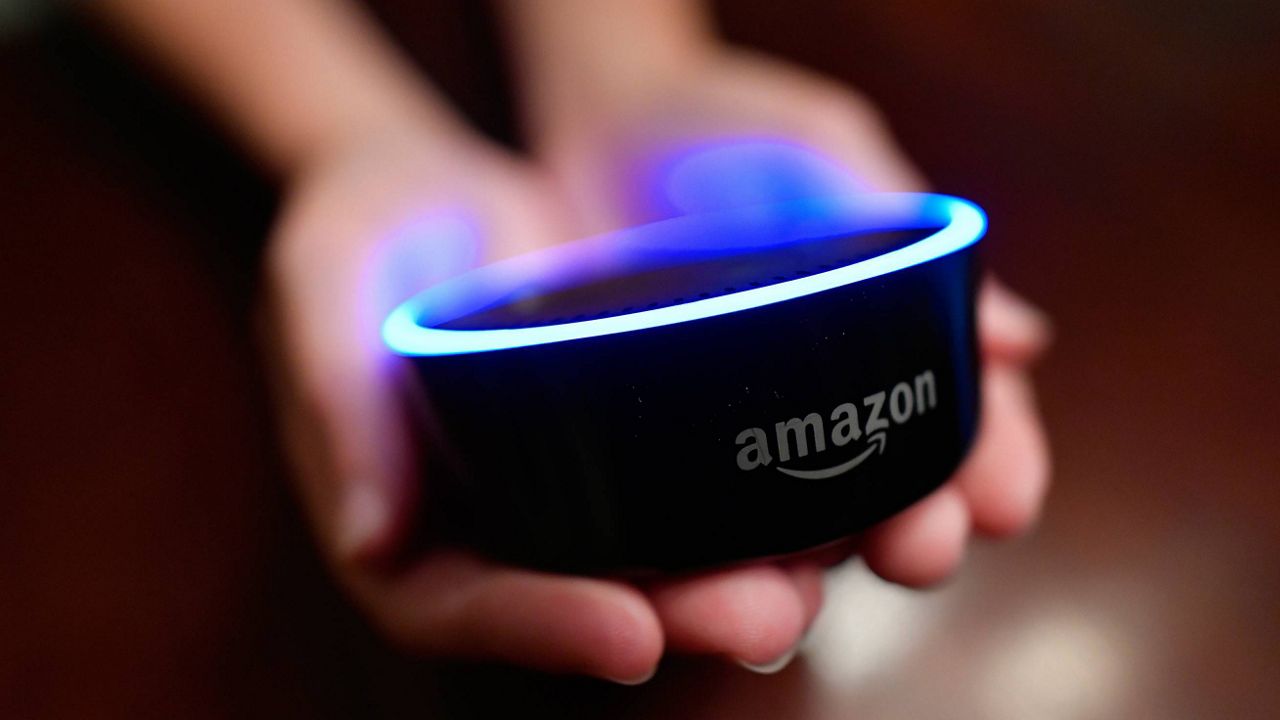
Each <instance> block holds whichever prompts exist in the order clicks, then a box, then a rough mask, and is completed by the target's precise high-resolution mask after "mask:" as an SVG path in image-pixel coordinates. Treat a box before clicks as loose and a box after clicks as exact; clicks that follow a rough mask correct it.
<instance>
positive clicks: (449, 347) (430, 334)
mask: <svg viewBox="0 0 1280 720" xmlns="http://www.w3.org/2000/svg"><path fill="white" fill-rule="evenodd" d="M848 201H849V203H851V206H852V207H855V208H857V209H858V210H859V211H861V212H862V214H863V216H864V217H863V218H862V220H863V222H850V228H849V230H848V231H847V232H849V233H851V232H867V231H893V230H904V229H916V228H926V227H939V230H938V231H937V232H935V233H933V234H931V235H928V236H927V237H924V238H922V239H920V240H917V241H916V242H913V243H911V244H909V245H906V246H903V247H900V248H897V249H894V250H891V251H888V252H885V253H883V254H881V255H877V256H874V257H871V258H867V259H865V260H861V261H859V262H856V263H853V264H851V265H846V266H843V267H838V268H835V269H833V270H828V271H825V272H821V273H817V274H814V275H809V276H805V277H801V278H797V279H794V280H788V281H784V282H780V283H777V284H773V285H766V286H763V287H758V288H751V289H745V290H741V291H738V292H734V293H731V294H728V295H720V296H716V297H710V298H705V299H698V300H692V301H690V302H686V303H682V304H678V305H672V306H667V307H660V308H654V309H648V310H639V311H636V312H632V313H627V314H623V315H616V316H610V317H604V318H596V319H591V320H580V321H574V322H565V323H559V324H552V325H541V326H536V327H520V328H497V329H483V330H453V329H443V328H439V327H432V326H431V325H439V324H443V323H446V322H448V321H450V320H453V319H456V318H457V317H460V316H461V315H464V314H465V312H456V311H455V312H447V311H446V312H443V313H442V312H441V308H443V307H446V306H457V302H456V300H454V299H453V298H454V297H456V296H457V295H458V294H459V293H460V292H463V293H466V292H470V293H472V294H476V293H480V294H483V293H486V292H487V293H490V294H492V295H495V297H493V299H494V300H496V299H498V297H497V296H496V295H497V294H498V293H499V291H498V290H497V289H498V288H508V289H509V288H510V287H511V283H512V278H513V276H516V275H519V274H520V273H519V272H514V273H513V270H514V269H517V268H525V269H528V268H535V269H542V270H548V269H549V268H552V266H554V265H556V264H558V263H561V262H563V261H566V260H567V259H568V258H572V257H573V251H574V249H575V248H574V247H573V246H574V245H579V244H580V243H583V245H580V247H579V248H578V249H580V250H584V251H588V254H589V253H590V252H592V251H597V252H598V251H599V249H600V247H601V243H602V241H603V239H602V238H591V239H588V240H584V241H579V242H578V243H570V244H568V245H566V246H561V247H560V248H557V249H554V250H555V251H556V252H555V253H553V254H548V255H545V256H544V257H545V261H542V262H539V261H538V259H537V258H531V257H530V256H524V257H521V258H514V259H513V260H514V261H515V262H514V263H513V262H512V261H505V262H501V263H495V264H494V265H490V266H486V267H482V268H478V269H476V270H473V271H470V272H467V273H464V274H463V275H460V276H458V277H456V278H453V279H451V280H447V281H445V282H443V283H441V284H439V285H436V286H433V287H431V288H428V289H426V290H424V291H422V292H421V293H419V294H418V295H415V296H414V297H413V298H410V299H409V300H407V301H405V302H404V303H402V304H401V305H399V306H398V307H397V308H396V309H395V310H393V311H392V312H391V314H390V315H388V317H387V319H386V321H385V322H384V323H383V326H382V337H383V340H384V342H386V344H387V345H388V347H390V348H391V349H392V350H393V351H395V352H397V353H399V354H401V355H407V356H439V355H460V354H466V353H481V352H492V351H497V350H509V349H514V348H521V347H530V346H534V345H545V344H548V343H558V342H567V341H571V340H581V339H585V338H593V337H601V336H605V335H614V334H619V333H628V332H635V331H638V330H647V329H650V328H656V327H662V326H665V325H674V324H677V323H685V322H691V321H694V320H702V319H706V318H711V317H716V316H719V315H726V314H729V313H736V312H741V311H744V310H750V309H752V308H758V307H762V306H765V305H771V304H774V303H779V302H784V301H787V300H792V299H795V298H799V297H804V296H807V295H813V294H815V293H820V292H823V291H826V290H832V289H835V288H839V287H844V286H846V285H851V284H853V283H857V282H861V281H863V280H869V279H871V278H876V277H881V276H883V275H888V274H890V273H893V272H897V271H899V270H904V269H906V268H909V267H913V266H916V265H920V264H922V263H927V262H929V261H931V260H936V259H938V258H941V257H944V256H946V255H949V254H951V253H955V252H958V251H960V250H963V249H964V248H967V247H969V246H971V245H973V244H974V243H976V242H977V241H978V240H980V239H981V238H982V236H983V235H984V234H985V232H986V227H987V219H986V215H985V213H983V211H982V210H981V208H979V207H978V206H977V205H975V204H973V203H971V202H969V201H967V200H962V199H960V198H957V197H952V196H948V195H935V194H928V193H875V194H866V195H859V196H857V197H856V198H849V199H848ZM758 211H759V209H758V208H743V209H741V210H737V211H732V212H731V213H729V214H728V216H727V218H728V221H729V222H732V221H734V220H737V221H738V222H742V220H743V219H744V218H749V217H751V213H753V212H758ZM868 217H870V218H872V220H870V221H867V220H866V218H868ZM725 219H726V216H725V215H723V214H722V216H721V218H720V220H721V221H724V220H725ZM680 222H690V223H696V222H698V218H696V217H690V218H677V219H676V220H673V221H665V223H666V224H668V226H670V224H671V223H680ZM663 224H664V223H655V224H654V225H650V226H642V227H641V228H638V229H632V230H630V231H622V233H621V234H620V235H621V236H623V237H625V236H626V234H627V233H631V234H632V235H631V239H630V240H623V241H620V242H630V243H632V245H633V246H635V247H639V246H641V245H644V246H646V247H647V248H648V249H650V250H653V249H655V248H659V246H658V245H654V244H653V243H652V240H651V239H650V238H645V237H644V234H643V231H644V229H645V228H653V227H656V226H658V225H663ZM637 231H640V233H639V236H637V235H636V233H637ZM677 234H678V233H677ZM605 237H606V238H607V237H608V236H605ZM804 239H806V238H803V237H800V238H795V240H804ZM728 242H729V244H732V238H728ZM666 249H667V250H668V251H673V250H677V248H670V247H669V248H666ZM709 249H710V248H702V251H704V252H705V251H707V250H709ZM539 254H541V253H535V254H534V255H539ZM530 259H532V260H533V262H529V260H530ZM567 261H569V262H572V261H571V260H567ZM482 305H484V303H483V301H482V302H479V303H473V304H472V305H470V306H468V308H474V307H477V306H482ZM424 319H426V320H428V321H429V322H427V323H425V324H424V322H423V320H424Z"/></svg>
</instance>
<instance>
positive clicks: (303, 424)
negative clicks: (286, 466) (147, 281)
mask: <svg viewBox="0 0 1280 720" xmlns="http://www.w3.org/2000/svg"><path fill="white" fill-rule="evenodd" d="M316 255H320V253H317V254H316ZM323 255H324V257H301V256H287V257H277V258H276V259H274V261H273V262H275V263H278V264H281V265H283V266H284V267H279V268H278V269H276V270H275V271H273V272H272V273H271V276H272V284H273V286H272V288H271V292H272V293H274V294H275V296H276V297H275V298H274V300H273V301H272V302H271V303H270V306H271V307H272V308H273V311H274V313H275V320H274V322H272V323H271V325H270V330H269V331H268V332H269V333H270V334H271V337H269V338H268V341H269V342H271V343H273V344H274V345H276V347H277V348H278V349H277V351H276V352H271V353H268V357H269V358H270V359H271V361H272V373H273V375H274V382H273V383H272V387H273V390H274V391H275V392H276V394H277V400H278V405H279V407H280V409H281V411H280V421H281V424H282V427H283V431H284V439H285V444H286V446H287V448H288V450H289V453H288V454H289V457H290V459H291V460H292V461H293V463H294V464H295V468H294V469H295V472H294V473H292V477H293V478H294V479H295V480H296V481H297V482H298V483H299V487H300V490H301V495H302V498H303V500H304V501H305V504H306V506H307V510H308V513H309V515H310V516H311V517H312V519H313V522H314V523H315V524H316V525H317V528H318V530H319V535H320V537H321V539H322V541H323V542H322V545H323V547H324V549H325V550H326V551H327V553H328V554H329V555H330V556H331V557H335V558H341V559H347V558H356V557H375V556H381V555H384V554H386V553H387V552H389V550H390V549H391V548H392V547H394V546H395V545H396V544H397V542H398V539H399V537H400V536H401V535H402V534H403V532H404V531H405V528H407V526H408V523H409V513H410V512H411V510H412V508H413V507H414V506H415V503H414V495H415V493H416V487H415V486H414V485H413V483H411V482H409V478H411V477H412V472H411V470H410V468H409V461H410V453H409V452H408V450H407V448H408V440H407V437H406V432H407V429H406V427H405V423H404V414H403V408H402V406H401V404H400V403H401V396H400V394H399V391H400V387H401V379H400V378H401V374H402V373H403V371H404V368H403V367H402V366H401V364H400V363H399V362H398V361H397V359H396V358H394V357H391V356H390V355H389V354H387V353H386V352H385V351H384V350H382V348H381V345H380V342H379V339H378V336H377V334H376V332H371V331H370V329H369V328H368V327H366V325H368V322H367V318H366V317H365V314H364V313H362V312H361V310H362V308H361V305H362V300H363V298H365V297H366V296H367V293H366V292H365V289H364V288H361V287H360V284H359V283H360V276H361V274H360V273H355V272H351V271H349V270H348V271H343V270H341V269H340V268H341V267H343V266H345V267H347V268H353V267H361V265H360V263H363V262H365V261H366V258H365V257H363V256H360V255H358V254H356V253H354V252H353V251H349V250H340V249H338V248H334V249H333V250H331V251H329V252H327V253H324V254H323Z"/></svg>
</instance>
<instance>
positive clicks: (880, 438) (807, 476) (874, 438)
mask: <svg viewBox="0 0 1280 720" xmlns="http://www.w3.org/2000/svg"><path fill="white" fill-rule="evenodd" d="M888 442H889V439H888V436H887V435H886V434H885V433H884V431H880V432H877V433H873V434H872V435H869V436H867V449H866V450H863V451H862V452H860V453H858V454H857V455H856V456H854V457H853V458H852V459H850V460H847V461H845V462H842V463H840V464H839V465H834V466H832V467H829V468H823V469H822V470H791V469H789V468H784V467H780V468H778V472H780V473H782V474H783V475H790V476H791V477H796V478H801V479H804V480H826V479H827V478H833V477H835V476H837V475H843V474H844V473H847V472H849V471H850V470H852V469H854V468H856V467H858V466H859V465H861V464H862V461H863V460H866V459H867V458H869V457H871V454H872V453H879V454H881V455H883V454H884V447H885V445H886V444H888Z"/></svg>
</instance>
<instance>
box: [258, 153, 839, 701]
mask: <svg viewBox="0 0 1280 720" xmlns="http://www.w3.org/2000/svg"><path fill="white" fill-rule="evenodd" d="M440 145H441V143H440V142H439V138H438V137H433V136H427V135H417V134H415V133H412V132H410V133H406V134H402V135H397V136H392V137H380V138H376V139H373V140H370V141H369V142H367V143H366V144H364V145H361V146H358V147H355V148H350V149H347V150H344V151H343V152H341V153H338V154H336V155H335V156H334V157H332V158H330V159H329V160H328V161H323V162H320V163H317V164H314V165H312V166H311V167H310V168H309V169H308V170H307V171H305V172H304V173H303V175H302V178H301V182H300V183H299V184H298V185H297V186H296V187H295V188H293V190H292V192H291V195H290V198H289V201H288V204H287V207H286V209H285V212H284V215H283V217H282V219H281V221H280V224H279V226H278V228H277V232H276V234H275V236H274V238H273V240H272V244H271V249H270V262H269V267H268V272H269V281H270V295H269V297H268V304H267V311H268V312H267V319H268V323H267V326H266V329H267V340H268V345H269V347H270V349H271V357H272V359H273V361H274V363H275V365H276V368H275V369H276V372H275V381H276V382H275V386H276V389H277V391H278V393H277V394H278V401H279V407H280V414H281V416H282V418H281V419H282V423H283V425H284V429H285V435H286V441H287V445H288V450H289V452H290V455H291V458H292V460H293V462H294V465H295V474H296V476H297V478H298V482H299V484H300V495H301V496H302V498H303V500H304V501H305V504H306V506H307V509H308V511H309V514H310V516H311V519H312V522H313V524H314V526H315V528H316V531H317V534H318V536H319V540H320V545H321V546H322V549H323V551H324V553H325V555H326V556H327V558H328V559H329V560H330V563H331V565H332V567H333V568H334V569H335V572H336V574H337V576H338V578H339V579H340V581H341V582H342V583H343V584H344V585H345V587H346V588H347V590H348V591H349V592H350V593H351V595H352V596H353V597H354V599H355V600H356V602H357V603H358V604H359V605H360V606H362V607H363V608H364V610H365V611H367V612H368V614H369V615H370V616H371V617H372V618H373V619H374V621H375V622H376V623H377V624H378V625H379V626H380V627H381V628H382V630H383V631H384V632H385V634H386V635H387V636H388V637H389V638H390V639H392V640H393V641H394V642H396V643H397V644H399V645H402V646H404V647H407V648H411V649H413V650H415V651H417V652H421V653H425V654H430V655H443V656H454V657H472V658H485V659H497V660H501V661H506V662H512V663H517V664H521V665H528V666H532V667H537V668H542V669H547V670H553V671H564V672H577V673H585V674H590V675H596V676H600V677H605V678H610V679H614V680H618V681H623V682H632V681H639V680H642V679H644V678H646V677H647V676H648V675H649V674H650V673H652V671H653V669H654V668H655V667H656V664H657V662H658V659H659V658H660V656H661V654H662V652H663V647H664V636H668V635H670V634H671V632H672V631H671V630H669V629H667V628H664V624H665V623H666V622H668V621H675V622H677V623H678V624H677V626H676V628H675V629H674V633H675V635H674V638H675V640H676V641H677V642H678V643H681V642H683V646H685V647H689V645H688V643H687V642H684V641H683V640H682V639H681V636H680V634H679V633H680V628H681V627H683V625H680V623H684V624H688V623H690V622H695V621H696V622H698V623H700V626H701V627H702V633H703V634H704V635H706V636H708V638H709V639H706V640H705V641H703V642H702V644H701V645H698V646H696V647H697V648H698V649H703V650H707V651H712V652H721V651H724V652H731V654H733V655H734V656H735V657H737V658H738V659H740V660H743V661H745V662H750V663H756V664H763V663H766V662H768V661H770V660H773V659H775V658H777V657H778V656H780V655H783V654H785V653H786V652H787V651H788V649H789V648H790V646H791V645H792V644H793V642H794V640H795V639H796V638H797V637H798V636H799V634H800V633H801V632H802V631H803V629H804V628H805V627H806V626H807V625H808V623H809V622H810V621H811V620H812V618H813V616H814V615H815V614H816V612H817V609H818V606H819V604H820V602H821V599H820V592H821V591H820V586H819V583H820V577H819V575H820V571H819V570H818V569H817V566H816V565H813V564H812V563H807V564H802V563H798V564H795V565H793V566H790V567H786V568H783V567H779V566H768V567H761V568H756V569H751V570H747V571H735V572H732V573H723V574H721V575H719V576H701V577H694V578H686V579H681V580H679V581H671V582H667V583H663V584H661V585H659V586H653V587H649V588H646V589H644V590H641V589H638V588H636V587H633V586H630V585H627V584H623V583H620V582H613V581H607V580H597V579H589V578H582V577H569V576H560V575H552V574H547V573H541V572H535V571H530V570H523V569H516V568H510V567H504V566H500V565H497V564H494V563H491V562H488V561H485V560H483V559H480V558H477V557H474V556H471V555H468V554H465V553H461V552H457V551H445V550H436V551H430V552H428V553H427V554H426V555H425V556H421V557H404V554H403V553H397V551H398V550H402V549H403V548H402V547H401V546H402V541H403V539H404V538H405V536H406V533H407V531H408V530H409V525H410V523H411V522H412V521H413V520H414V518H415V517H416V516H417V515H416V503H417V502H418V500H419V497H420V493H422V492H425V493H426V495H427V496H428V500H429V495H430V481H429V479H428V481H427V485H426V486H425V487H420V482H421V480H420V477H419V475H418V472H417V471H416V469H415V466H416V459H415V457H414V453H415V447H414V442H413V438H411V437H410V436H409V435H408V428H407V426H406V422H405V417H406V411H405V405H404V404H405V402H407V395H406V393H405V392H404V390H405V385H404V382H405V369H406V368H405V367H404V365H403V361H401V360H400V359H399V358H397V357H395V356H392V355H391V354H390V353H389V352H388V351H387V350H386V349H385V348H384V345H383V343H382V342H381V340H380V337H379V333H378V330H379V327H378V326H379V323H380V321H381V319H382V318H383V317H385V315H386V312H387V310H389V309H390V307H392V306H393V305H394V304H395V303H396V302H398V301H399V300H401V299H403V298H404V297H407V296H408V295H409V294H411V293H412V292H413V291H414V290H416V289H419V288H420V287H422V286H423V285H425V284H426V283H427V282H429V281H430V279H431V278H432V277H433V276H442V275H447V274H450V273H453V272H457V271H459V270H461V269H464V268H465V267H467V266H469V265H471V264H474V263H476V262H483V261H487V260H490V259H493V258H495V257H498V256H501V255H506V254H510V253H512V252H517V251H521V250H527V249H531V248H534V247H538V246H542V245H545V244H548V243H551V242H555V241H557V240H561V239H563V238H564V237H566V231H565V230H564V229H563V228H564V227H565V225H564V222H563V220H562V218H561V216H560V205H559V204H558V203H557V202H556V201H555V199H554V196H553V193H552V192H551V191H550V189H549V188H550V187H551V186H550V184H549V183H544V181H543V178H541V177H540V176H539V175H538V173H537V172H536V171H535V170H534V169H533V168H532V167H531V166H528V165H525V164H523V163H521V162H520V161H518V160H516V159H514V158H512V157H510V156H507V155H505V154H503V153H502V152H501V151H498V150H496V149H494V148H492V147H489V146H486V145H482V144H479V143H478V142H476V141H474V140H472V139H467V140H465V141H461V142H454V143H451V144H449V145H448V146H447V147H443V148H441V147H440ZM739 588H741V590H742V591H743V592H738V591H737V590H738V589H739ZM759 609H766V610H767V611H768V612H767V614H766V615H765V616H764V617H757V616H756V615H757V611H758V610H759ZM744 632H746V633H747V635H746V636H744V635H742V633H744ZM722 636H723V637H732V638H733V641H732V642H729V641H727V640H726V641H722V640H717V639H716V638H717V637H722Z"/></svg>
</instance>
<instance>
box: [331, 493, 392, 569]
mask: <svg viewBox="0 0 1280 720" xmlns="http://www.w3.org/2000/svg"><path fill="white" fill-rule="evenodd" d="M340 518H341V521H340V526H339V528H338V532H339V541H338V547H339V550H340V551H341V552H342V553H343V555H345V556H346V557H358V556H361V555H365V554H367V553H368V552H370V551H371V550H372V549H373V547H374V546H376V545H377V544H378V542H379V541H380V540H381V538H382V536H383V535H384V534H385V533H386V528H387V525H388V523H389V522H390V520H391V508H390V506H389V505H388V504H387V501H386V499H385V498H384V497H383V495H382V493H380V492H378V490H377V488H375V487H374V486H373V485H371V484H369V483H367V482H357V483H355V484H353V485H352V486H351V488H350V489H349V490H348V491H347V496H346V498H345V499H344V501H343V506H342V510H341V516H340Z"/></svg>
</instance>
